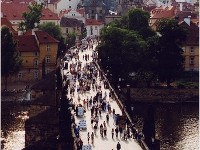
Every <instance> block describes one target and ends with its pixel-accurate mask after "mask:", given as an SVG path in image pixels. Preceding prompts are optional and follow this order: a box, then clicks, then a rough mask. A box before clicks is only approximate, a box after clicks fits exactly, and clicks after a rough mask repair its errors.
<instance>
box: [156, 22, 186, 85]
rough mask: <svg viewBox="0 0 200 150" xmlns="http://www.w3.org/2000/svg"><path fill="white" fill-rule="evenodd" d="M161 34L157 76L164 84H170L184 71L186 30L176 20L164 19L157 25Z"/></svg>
mask: <svg viewBox="0 0 200 150" xmlns="http://www.w3.org/2000/svg"><path fill="white" fill-rule="evenodd" d="M157 31H158V32H159V33H160V34H161V37H160V39H159V45H160V49H159V50H158V52H157V56H156V57H157V60H158V67H157V74H158V78H159V79H160V81H162V82H166V83H167V86H168V87H170V83H171V82H173V81H174V80H175V79H177V78H178V77H179V75H180V74H181V72H182V71H183V64H184V57H183V55H182V53H183V50H182V48H181V47H182V42H183V41H184V40H185V39H186V30H185V29H184V28H183V27H181V26H180V25H179V24H178V21H177V20H175V19H162V20H161V21H159V22H158V24H157Z"/></svg>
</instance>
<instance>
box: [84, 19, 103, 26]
mask: <svg viewBox="0 0 200 150" xmlns="http://www.w3.org/2000/svg"><path fill="white" fill-rule="evenodd" d="M102 24H104V23H103V22H102V21H99V20H96V19H86V25H102Z"/></svg>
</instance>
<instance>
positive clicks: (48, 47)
mask: <svg viewBox="0 0 200 150" xmlns="http://www.w3.org/2000/svg"><path fill="white" fill-rule="evenodd" d="M50 49H51V46H50V45H49V44H47V52H50Z"/></svg>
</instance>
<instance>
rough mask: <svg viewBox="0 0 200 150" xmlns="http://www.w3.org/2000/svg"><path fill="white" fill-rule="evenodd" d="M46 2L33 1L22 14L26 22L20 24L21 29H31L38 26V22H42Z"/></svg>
mask: <svg viewBox="0 0 200 150" xmlns="http://www.w3.org/2000/svg"><path fill="white" fill-rule="evenodd" d="M43 7H44V4H43V3H41V4H39V3H36V2H32V3H31V5H29V6H28V11H27V12H24V13H23V14H22V17H23V19H24V22H21V23H20V24H19V29H20V30H24V29H25V30H29V29H33V28H35V27H36V24H39V23H40V18H41V16H42V9H43Z"/></svg>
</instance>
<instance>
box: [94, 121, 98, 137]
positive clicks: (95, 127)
mask: <svg viewBox="0 0 200 150" xmlns="http://www.w3.org/2000/svg"><path fill="white" fill-rule="evenodd" d="M97 127H98V126H97V123H95V125H94V134H95V135H97Z"/></svg>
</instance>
